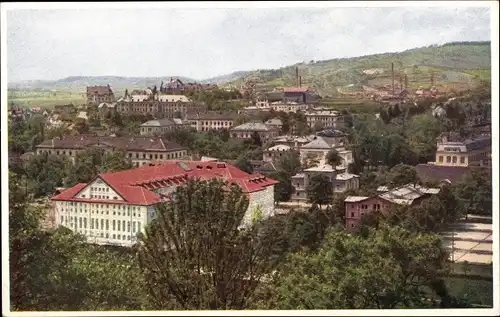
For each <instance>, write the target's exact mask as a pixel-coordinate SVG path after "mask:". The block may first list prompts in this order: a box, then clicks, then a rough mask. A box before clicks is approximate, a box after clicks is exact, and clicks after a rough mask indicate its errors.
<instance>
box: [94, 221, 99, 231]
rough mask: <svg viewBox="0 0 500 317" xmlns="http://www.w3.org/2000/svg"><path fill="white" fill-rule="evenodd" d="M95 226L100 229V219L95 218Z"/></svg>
mask: <svg viewBox="0 0 500 317" xmlns="http://www.w3.org/2000/svg"><path fill="white" fill-rule="evenodd" d="M95 228H96V229H99V219H96V220H95Z"/></svg>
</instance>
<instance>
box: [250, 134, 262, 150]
mask: <svg viewBox="0 0 500 317" xmlns="http://www.w3.org/2000/svg"><path fill="white" fill-rule="evenodd" d="M252 144H253V145H255V146H258V147H261V146H262V139H261V138H260V135H259V133H258V132H256V131H255V132H253V133H252Z"/></svg>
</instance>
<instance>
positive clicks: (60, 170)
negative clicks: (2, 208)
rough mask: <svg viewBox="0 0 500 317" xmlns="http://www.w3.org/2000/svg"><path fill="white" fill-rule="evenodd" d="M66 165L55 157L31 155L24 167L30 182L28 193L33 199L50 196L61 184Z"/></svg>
mask: <svg viewBox="0 0 500 317" xmlns="http://www.w3.org/2000/svg"><path fill="white" fill-rule="evenodd" d="M68 164H69V162H68V161H67V160H66V159H65V158H61V157H59V156H56V155H49V154H37V155H33V156H32V157H31V158H30V159H29V160H28V161H27V162H26V164H25V165H24V170H25V173H26V176H27V178H28V179H29V180H30V186H29V187H30V192H31V193H33V195H34V196H35V197H40V196H44V195H49V194H52V193H53V192H54V190H55V189H56V188H57V187H59V186H61V185H62V184H63V178H64V171H65V170H66V166H68Z"/></svg>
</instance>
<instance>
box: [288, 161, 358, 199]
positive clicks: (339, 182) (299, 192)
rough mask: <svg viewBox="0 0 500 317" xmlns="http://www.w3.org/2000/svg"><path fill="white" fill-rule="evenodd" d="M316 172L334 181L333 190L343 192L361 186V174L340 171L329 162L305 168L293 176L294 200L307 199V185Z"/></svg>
mask: <svg viewBox="0 0 500 317" xmlns="http://www.w3.org/2000/svg"><path fill="white" fill-rule="evenodd" d="M316 174H321V175H324V176H326V177H328V179H329V180H330V181H331V182H332V187H333V192H332V195H333V194H334V193H342V192H345V191H347V190H350V189H358V188H359V176H358V175H355V174H350V173H347V172H346V171H345V170H344V171H340V172H339V171H338V170H337V169H336V168H333V167H332V166H331V165H329V164H321V165H319V166H315V167H312V168H308V169H305V170H303V171H302V172H301V173H298V174H296V175H294V176H292V186H293V187H294V188H295V191H294V193H293V195H292V201H307V200H308V197H307V187H308V186H309V181H310V179H311V177H312V176H314V175H316Z"/></svg>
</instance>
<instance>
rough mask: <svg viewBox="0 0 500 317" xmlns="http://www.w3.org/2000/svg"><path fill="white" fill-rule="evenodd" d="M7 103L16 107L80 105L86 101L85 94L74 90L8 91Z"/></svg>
mask: <svg viewBox="0 0 500 317" xmlns="http://www.w3.org/2000/svg"><path fill="white" fill-rule="evenodd" d="M7 98H8V104H9V106H10V105H11V104H13V105H14V106H16V107H35V106H38V107H42V108H51V107H53V106H55V105H67V104H73V105H80V104H84V103H85V102H86V100H85V95H84V94H82V93H76V92H66V91H64V92H62V91H60V92H59V91H58V92H38V91H9V92H8V96H7Z"/></svg>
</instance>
